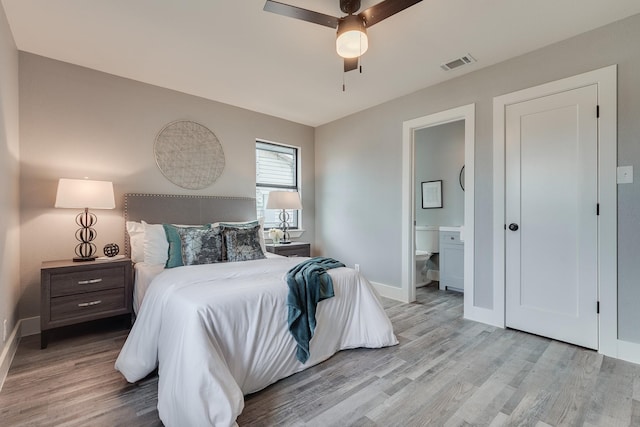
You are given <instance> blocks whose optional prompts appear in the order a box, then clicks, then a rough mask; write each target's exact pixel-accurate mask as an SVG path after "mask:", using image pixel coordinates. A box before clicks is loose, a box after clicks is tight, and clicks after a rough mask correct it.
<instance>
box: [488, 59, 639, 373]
mask: <svg viewBox="0 0 640 427" xmlns="http://www.w3.org/2000/svg"><path fill="white" fill-rule="evenodd" d="M593 84H597V85H598V105H599V110H600V120H599V122H598V141H599V142H598V144H599V150H598V202H599V204H600V216H599V223H598V288H599V291H598V292H599V301H600V319H599V352H600V353H602V354H605V355H607V356H612V357H619V347H620V344H621V343H620V342H619V340H618V338H617V336H618V324H617V319H618V301H617V286H618V282H617V240H618V236H617V232H618V231H617V187H616V166H617V66H616V65H611V66H609V67H605V68H601V69H599V70H595V71H591V72H587V73H584V74H580V75H577V76H574V77H568V78H565V79H562V80H558V81H554V82H551V83H546V84H543V85H540V86H536V87H532V88H528V89H524V90H521V91H518V92H513V93H509V94H506V95H502V96H498V97H495V98H494V99H493V218H494V221H493V307H492V308H491V310H490V312H489V317H490V319H491V321H489V322H487V323H491V324H494V325H496V326H500V327H504V326H505V242H504V226H505V134H504V132H505V111H506V107H507V106H508V105H511V104H516V103H519V102H524V101H528V100H531V99H535V98H540V97H543V96H548V95H553V94H555V93H559V92H564V91H567V90H572V89H577V88H580V87H584V86H589V85H593ZM594 114H596V112H595V111H594ZM627 357H628V356H627ZM626 359H627V360H629V359H628V358H626Z"/></svg>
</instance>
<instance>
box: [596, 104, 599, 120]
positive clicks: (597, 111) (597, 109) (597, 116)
mask: <svg viewBox="0 0 640 427" xmlns="http://www.w3.org/2000/svg"><path fill="white" fill-rule="evenodd" d="M596 118H597V119H599V118H600V106H599V105H596Z"/></svg>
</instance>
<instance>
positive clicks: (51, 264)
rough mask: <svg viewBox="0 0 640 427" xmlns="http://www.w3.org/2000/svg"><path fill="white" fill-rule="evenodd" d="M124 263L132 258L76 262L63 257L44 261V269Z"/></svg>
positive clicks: (95, 266)
mask: <svg viewBox="0 0 640 427" xmlns="http://www.w3.org/2000/svg"><path fill="white" fill-rule="evenodd" d="M122 263H129V264H130V263H131V258H118V259H114V260H110V259H109V260H95V261H80V262H76V261H73V260H71V259H61V260H55V261H43V262H42V267H41V269H42V270H49V269H54V268H65V267H66V268H82V267H90V268H100V267H109V266H112V265H119V264H122Z"/></svg>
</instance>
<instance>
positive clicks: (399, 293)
mask: <svg viewBox="0 0 640 427" xmlns="http://www.w3.org/2000/svg"><path fill="white" fill-rule="evenodd" d="M371 284H372V285H373V287H374V288H375V290H376V291H378V293H379V294H380V296H383V297H385V298H389V299H393V300H396V301H401V302H408V301H407V300H406V295H405V293H404V291H403V289H402V288H397V287H395V286H389V285H385V284H383V283H377V282H371Z"/></svg>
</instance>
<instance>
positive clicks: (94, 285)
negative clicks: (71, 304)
mask: <svg viewBox="0 0 640 427" xmlns="http://www.w3.org/2000/svg"><path fill="white" fill-rule="evenodd" d="M125 282H126V281H125V268H124V267H119V268H113V267H111V268H101V269H93V270H86V271H73V272H69V273H57V274H52V275H51V297H52V298H55V297H61V296H64V295H74V294H78V293H84V292H93V291H100V290H106V289H113V288H122V287H124V284H125Z"/></svg>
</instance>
